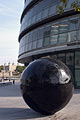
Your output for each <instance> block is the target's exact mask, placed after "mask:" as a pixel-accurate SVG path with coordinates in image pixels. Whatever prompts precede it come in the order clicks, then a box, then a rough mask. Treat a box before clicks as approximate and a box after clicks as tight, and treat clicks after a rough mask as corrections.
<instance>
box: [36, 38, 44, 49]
mask: <svg viewBox="0 0 80 120" xmlns="http://www.w3.org/2000/svg"><path fill="white" fill-rule="evenodd" d="M42 42H43V39H40V40H38V41H37V48H40V47H42Z"/></svg>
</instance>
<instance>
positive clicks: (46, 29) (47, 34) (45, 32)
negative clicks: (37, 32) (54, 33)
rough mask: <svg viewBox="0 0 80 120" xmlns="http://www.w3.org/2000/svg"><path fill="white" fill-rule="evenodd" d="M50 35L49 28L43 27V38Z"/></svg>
mask: <svg viewBox="0 0 80 120" xmlns="http://www.w3.org/2000/svg"><path fill="white" fill-rule="evenodd" d="M50 33H51V27H45V29H44V37H48V36H50Z"/></svg>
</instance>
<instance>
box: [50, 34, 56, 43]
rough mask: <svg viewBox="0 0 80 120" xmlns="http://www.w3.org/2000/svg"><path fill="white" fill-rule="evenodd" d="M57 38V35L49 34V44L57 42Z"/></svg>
mask: <svg viewBox="0 0 80 120" xmlns="http://www.w3.org/2000/svg"><path fill="white" fill-rule="evenodd" d="M57 40H58V35H54V36H51V39H50V44H51V45H54V44H57Z"/></svg>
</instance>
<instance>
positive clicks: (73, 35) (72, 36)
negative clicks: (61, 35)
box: [68, 31, 77, 42]
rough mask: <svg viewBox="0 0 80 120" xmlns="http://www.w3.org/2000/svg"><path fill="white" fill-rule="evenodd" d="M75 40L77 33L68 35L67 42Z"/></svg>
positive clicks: (73, 32)
mask: <svg viewBox="0 0 80 120" xmlns="http://www.w3.org/2000/svg"><path fill="white" fill-rule="evenodd" d="M76 40H77V31H72V32H69V33H68V42H71V41H76Z"/></svg>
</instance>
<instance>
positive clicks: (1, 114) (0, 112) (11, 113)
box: [0, 108, 46, 120]
mask: <svg viewBox="0 0 80 120" xmlns="http://www.w3.org/2000/svg"><path fill="white" fill-rule="evenodd" d="M41 117H46V116H44V115H42V114H39V113H37V112H35V111H33V110H32V109H30V108H27V109H24V108H0V120H1V119H5V118H7V119H9V120H10V118H11V119H19V120H21V119H22V120H23V119H33V118H34V119H35V118H41Z"/></svg>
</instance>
